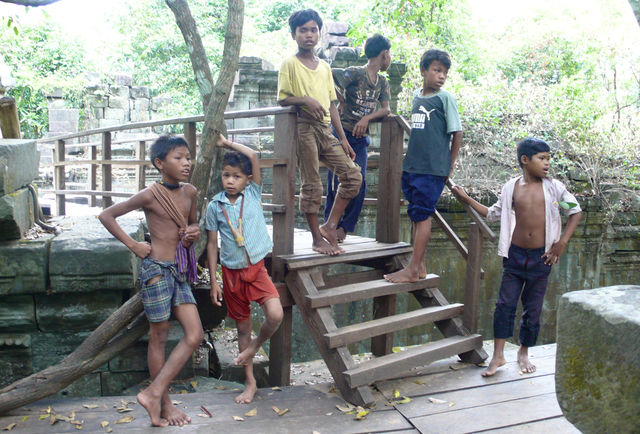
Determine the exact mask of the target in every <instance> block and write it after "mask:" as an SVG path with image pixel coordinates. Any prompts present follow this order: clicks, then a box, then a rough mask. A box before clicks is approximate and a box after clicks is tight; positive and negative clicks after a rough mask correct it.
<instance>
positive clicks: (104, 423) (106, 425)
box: [100, 420, 109, 428]
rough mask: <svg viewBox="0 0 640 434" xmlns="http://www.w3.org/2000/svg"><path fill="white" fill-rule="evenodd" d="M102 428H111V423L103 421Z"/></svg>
mask: <svg viewBox="0 0 640 434" xmlns="http://www.w3.org/2000/svg"><path fill="white" fill-rule="evenodd" d="M100 426H101V427H102V428H106V427H108V426H109V422H107V421H106V420H103V421H102V422H100Z"/></svg>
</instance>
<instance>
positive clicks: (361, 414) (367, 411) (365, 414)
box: [354, 410, 369, 420]
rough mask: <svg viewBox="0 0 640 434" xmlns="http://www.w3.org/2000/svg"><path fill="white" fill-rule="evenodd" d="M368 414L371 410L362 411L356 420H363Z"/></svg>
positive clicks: (358, 413) (357, 414)
mask: <svg viewBox="0 0 640 434" xmlns="http://www.w3.org/2000/svg"><path fill="white" fill-rule="evenodd" d="M368 414H369V410H360V411H359V412H357V413H356V417H355V418H354V419H355V420H363V419H364V418H366V417H367V415H368Z"/></svg>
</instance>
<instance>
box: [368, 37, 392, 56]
mask: <svg viewBox="0 0 640 434" xmlns="http://www.w3.org/2000/svg"><path fill="white" fill-rule="evenodd" d="M390 48H391V42H389V39H387V38H385V37H384V36H382V35H381V34H380V33H376V34H375V35H373V36H372V37H370V38H369V39H367V42H365V43H364V55H365V56H367V59H371V58H372V57H376V56H378V55H379V54H380V53H382V52H383V51H384V50H388V49H390Z"/></svg>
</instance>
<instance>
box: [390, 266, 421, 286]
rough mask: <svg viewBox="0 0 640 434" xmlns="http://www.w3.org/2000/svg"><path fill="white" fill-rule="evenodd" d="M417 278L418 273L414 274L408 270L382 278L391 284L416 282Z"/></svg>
mask: <svg viewBox="0 0 640 434" xmlns="http://www.w3.org/2000/svg"><path fill="white" fill-rule="evenodd" d="M418 277H419V276H418V273H414V272H413V271H411V270H409V269H408V268H405V269H402V270H400V271H396V272H395V273H391V274H385V275H384V278H385V279H386V280H387V281H389V282H392V283H404V282H417V281H418Z"/></svg>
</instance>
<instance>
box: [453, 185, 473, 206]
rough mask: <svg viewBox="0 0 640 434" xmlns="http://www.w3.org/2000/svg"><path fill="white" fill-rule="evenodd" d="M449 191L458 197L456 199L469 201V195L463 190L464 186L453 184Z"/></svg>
mask: <svg viewBox="0 0 640 434" xmlns="http://www.w3.org/2000/svg"><path fill="white" fill-rule="evenodd" d="M451 191H452V192H453V194H455V195H456V196H457V197H458V199H460V200H461V201H463V202H465V203H469V195H468V194H467V192H466V191H464V188H462V187H460V186H459V185H453V186H452V187H451Z"/></svg>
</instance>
